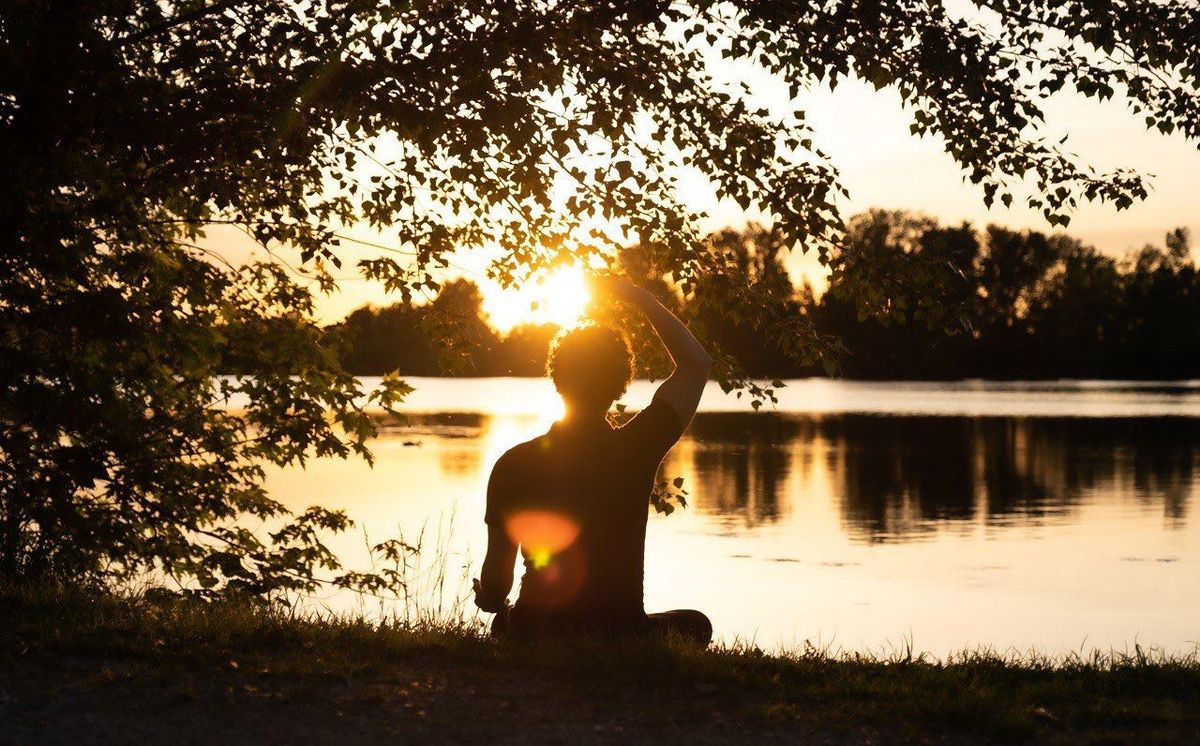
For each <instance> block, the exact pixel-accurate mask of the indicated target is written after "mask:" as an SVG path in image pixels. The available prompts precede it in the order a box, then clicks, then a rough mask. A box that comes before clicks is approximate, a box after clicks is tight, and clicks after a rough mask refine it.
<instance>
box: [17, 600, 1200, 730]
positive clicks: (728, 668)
mask: <svg viewBox="0 0 1200 746" xmlns="http://www.w3.org/2000/svg"><path fill="white" fill-rule="evenodd" d="M471 741H476V742H498V743H524V742H529V743H572V744H575V743H650V742H655V743H663V742H666V743H677V742H678V743H684V742H686V743H695V744H715V743H784V742H786V743H863V742H873V743H900V742H904V743H909V742H917V743H941V742H949V743H964V742H978V741H984V742H1028V741H1051V742H1061V743H1077V742H1094V743H1100V742H1105V743H1112V742H1138V743H1147V742H1161V743H1196V742H1200V665H1198V663H1197V661H1196V658H1195V656H1190V657H1184V658H1175V659H1166V658H1163V657H1155V656H1150V655H1146V654H1141V653H1138V652H1136V651H1135V654H1134V655H1133V656H1102V657H1098V658H1094V659H1088V660H1086V661H1084V660H1059V661H1046V660H1040V659H1036V658H1032V657H1028V656H1027V657H1024V658H1021V659H1004V658H1000V657H997V656H993V655H983V654H975V655H964V656H962V657H961V659H960V660H956V661H953V662H949V663H936V662H931V661H925V660H921V659H919V658H916V657H908V656H904V657H899V656H898V657H895V658H892V659H889V660H886V661H885V660H877V659H867V658H861V657H857V658H856V657H847V656H831V655H829V654H827V653H825V652H822V651H812V650H810V651H798V652H797V653H795V654H792V655H788V656H771V655H766V654H764V653H762V652H761V651H756V650H754V649H752V648H743V649H736V650H715V651H699V650H695V649H689V648H687V647H686V646H658V645H650V644H644V643H636V642H628V643H620V644H617V645H608V644H603V643H599V642H596V641H563V642H560V643H556V644H553V645H549V646H546V647H542V648H537V649H531V648H528V647H517V646H510V645H499V644H496V643H493V642H491V641H488V640H485V639H482V638H480V637H479V636H478V635H477V634H475V633H473V632H472V631H471V630H470V629H463V628H459V627H454V626H446V625H411V624H409V625H384V626H382V627H380V626H377V625H371V624H369V623H367V622H366V621H364V620H362V619H336V620H335V619H324V620H320V619H313V618H297V617H295V616H291V615H288V614H282V613H279V612H278V611H272V610H269V609H260V608H257V607H247V606H246V605H244V604H237V605H232V606H231V605H223V604H217V605H211V604H209V605H197V604H191V603H175V602H171V603H167V604H163V603H161V602H158V603H153V604H151V603H149V602H146V601H144V600H142V601H131V600H128V599H112V598H102V599H91V600H83V601H81V600H80V599H78V598H75V597H72V598H69V599H65V600H64V599H61V598H60V599H54V600H51V601H37V602H30V600H29V599H28V598H19V599H13V598H12V597H7V598H4V597H0V742H3V743H14V744H25V743H30V744H37V743H72V744H78V743H126V742H139V743H166V742H170V743H256V744H257V743H292V744H294V743H296V742H305V743H314V742H336V743H347V744H357V743H363V744H369V743H389V744H394V743H405V744H410V743H416V744H422V743H439V744H440V743H448V742H449V743H461V742H471Z"/></svg>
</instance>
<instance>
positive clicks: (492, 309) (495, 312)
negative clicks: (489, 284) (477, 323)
mask: <svg viewBox="0 0 1200 746" xmlns="http://www.w3.org/2000/svg"><path fill="white" fill-rule="evenodd" d="M589 298H590V296H589V294H588V289H587V283H586V282H584V279H583V269H582V268H581V267H579V266H578V265H570V266H563V267H559V268H557V269H554V270H552V271H551V272H549V273H548V274H547V275H546V276H545V277H544V278H542V280H541V281H540V282H535V283H530V284H529V285H526V286H525V287H522V288H519V289H516V288H513V289H508V290H499V289H495V290H492V291H490V292H487V293H485V295H484V300H483V309H484V311H486V312H487V314H488V316H489V317H490V318H491V321H492V323H493V324H494V325H495V326H496V327H497V328H498V329H500V330H501V331H508V330H509V329H511V328H513V327H514V326H516V325H518V324H526V323H533V324H546V323H551V324H558V325H559V326H561V327H563V328H564V329H569V328H571V327H574V326H578V325H579V322H580V320H581V319H582V317H583V314H584V311H585V310H586V309H587V304H588V300H589Z"/></svg>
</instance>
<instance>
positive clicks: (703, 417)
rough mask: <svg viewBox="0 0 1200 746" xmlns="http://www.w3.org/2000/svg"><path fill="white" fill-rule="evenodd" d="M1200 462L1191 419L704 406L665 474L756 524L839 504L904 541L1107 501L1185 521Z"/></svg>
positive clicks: (1199, 437)
mask: <svg viewBox="0 0 1200 746" xmlns="http://www.w3.org/2000/svg"><path fill="white" fill-rule="evenodd" d="M1198 458H1200V424H1198V423H1197V421H1196V420H1195V419H1191V418H1133V419H1130V418H1114V419H1105V418H1075V419H1070V418H1028V417H888V416H874V415H829V416H822V415H816V416H805V415H783V414H760V415H751V414H742V413H702V414H700V415H698V416H697V417H696V420H695V422H694V423H693V425H692V428H691V431H690V434H689V436H688V438H687V439H685V442H684V443H682V444H681V445H680V446H679V447H678V448H677V451H676V453H675V454H674V456H673V457H672V458H669V459H668V461H667V463H666V464H665V465H664V471H665V472H666V473H668V474H671V475H674V474H683V475H685V477H688V478H690V481H691V482H692V484H693V485H694V490H693V493H694V500H695V505H696V508H697V509H698V510H699V511H702V512H705V513H709V514H713V515H717V516H722V517H725V518H728V519H738V520H740V521H741V522H743V523H745V524H746V525H749V526H755V525H759V524H763V523H770V522H772V521H776V520H778V519H779V518H780V517H781V515H783V514H784V513H786V511H788V510H789V506H790V504H791V501H792V500H794V499H806V498H807V499H813V498H818V499H831V500H832V501H833V502H834V503H835V504H836V505H837V506H838V509H839V512H840V517H841V521H842V524H843V526H844V528H845V530H846V531H847V532H848V533H849V534H850V535H851V536H852V537H854V538H856V539H860V540H864V541H868V542H894V541H911V540H915V539H921V538H923V537H929V536H931V535H933V534H934V533H935V532H937V531H954V530H973V529H974V526H975V524H977V523H979V522H982V523H984V524H985V525H988V526H994V527H1003V526H1011V525H1040V524H1043V523H1047V522H1055V521H1058V522H1069V521H1070V520H1071V515H1072V512H1073V511H1074V510H1075V509H1076V508H1077V507H1078V506H1079V505H1080V504H1082V503H1085V502H1097V501H1118V502H1132V503H1135V504H1138V505H1141V506H1143V507H1145V508H1148V509H1154V510H1161V512H1162V515H1163V518H1164V522H1165V526H1166V527H1168V528H1182V527H1183V526H1184V525H1185V519H1186V516H1187V509H1188V505H1189V503H1190V502H1191V501H1192V499H1193V493H1194V491H1195V489H1196V464H1197V459H1198Z"/></svg>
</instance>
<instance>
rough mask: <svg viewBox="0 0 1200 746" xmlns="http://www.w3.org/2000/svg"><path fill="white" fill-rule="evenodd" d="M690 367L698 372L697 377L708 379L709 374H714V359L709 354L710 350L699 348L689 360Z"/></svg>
mask: <svg viewBox="0 0 1200 746" xmlns="http://www.w3.org/2000/svg"><path fill="white" fill-rule="evenodd" d="M688 367H689V368H691V369H692V370H693V371H695V372H696V374H697V375H700V376H703V377H704V379H705V380H707V379H708V374H709V373H711V372H712V368H713V358H712V355H709V354H708V350H706V349H704V348H703V347H699V348H697V349H696V350H695V351H694V352H693V354H692V355H691V356H690V359H689V360H688Z"/></svg>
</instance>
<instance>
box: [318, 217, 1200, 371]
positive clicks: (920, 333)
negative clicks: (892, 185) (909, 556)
mask: <svg viewBox="0 0 1200 746" xmlns="http://www.w3.org/2000/svg"><path fill="white" fill-rule="evenodd" d="M713 240H714V241H716V242H719V243H720V244H722V245H723V246H724V247H726V248H728V247H731V246H732V247H735V250H736V251H737V252H739V253H741V254H742V255H744V259H745V267H746V268H747V272H746V278H744V279H746V281H748V282H752V283H753V284H754V287H755V290H756V292H761V293H764V294H767V295H769V296H771V298H772V300H773V301H774V302H775V303H776V304H777V308H779V309H780V310H781V312H783V313H786V314H794V315H796V316H797V317H799V318H801V319H804V320H806V321H808V322H811V324H812V325H813V326H814V327H815V329H816V331H817V332H818V333H819V334H821V335H829V336H831V337H836V338H838V339H840V340H841V342H842V344H843V345H844V352H843V354H842V355H841V356H840V365H839V367H840V371H841V373H842V374H843V375H845V376H847V377H851V378H882V379H886V378H965V377H980V378H1059V377H1070V378H1192V377H1200V275H1198V273H1197V268H1196V264H1195V262H1194V261H1193V259H1192V256H1191V252H1190V248H1189V245H1188V236H1187V233H1186V231H1184V230H1176V231H1174V232H1172V233H1170V234H1169V235H1168V236H1167V237H1166V241H1165V243H1164V245H1163V246H1161V247H1158V246H1146V247H1145V248H1142V249H1139V250H1136V251H1132V252H1130V253H1129V254H1128V255H1126V256H1125V257H1123V258H1119V259H1118V258H1113V257H1109V256H1107V255H1105V254H1102V253H1100V252H1098V251H1097V250H1096V249H1094V248H1092V247H1090V246H1087V245H1085V244H1083V243H1082V242H1080V241H1079V240H1077V239H1075V238H1072V237H1070V236H1066V235H1050V236H1048V235H1045V234H1042V233H1039V232H1037V231H1013V230H1009V229H1006V228H1002V227H998V226H988V227H987V228H986V229H984V230H982V231H979V230H976V229H974V228H973V227H972V226H970V225H969V224H963V225H960V226H956V227H946V226H941V225H939V224H938V223H937V222H936V221H934V220H932V219H930V218H927V217H922V216H918V215H913V214H910V213H904V212H895V211H883V210H872V211H870V212H867V213H864V214H862V215H859V216H856V217H855V218H853V219H852V220H851V221H850V223H849V230H848V235H847V241H846V243H845V245H844V246H842V247H840V248H839V250H838V251H837V252H835V253H834V254H833V256H832V257H831V267H832V269H833V273H832V276H831V278H830V284H829V287H828V288H827V290H826V291H825V292H824V293H823V294H821V296H820V297H816V295H815V294H814V293H813V292H812V290H811V289H810V288H809V287H807V285H802V286H800V287H795V286H794V285H793V284H792V282H791V280H790V279H788V276H787V273H786V272H785V271H784V269H783V260H784V258H785V256H786V250H785V247H783V246H780V245H776V244H775V243H773V241H772V234H771V233H770V231H768V230H765V229H762V228H758V227H754V226H751V227H750V228H747V229H746V230H745V231H742V232H733V231H725V232H723V233H721V234H718V235H717V236H714V239H713ZM661 287H663V286H661V283H660V288H661ZM696 292H697V293H703V292H704V284H703V283H701V284H700V286H699V287H698V288H697V290H696ZM664 300H666V301H667V302H668V303H669V304H670V305H672V306H675V307H678V306H679V301H678V299H677V298H666V299H664ZM694 300H702V299H694ZM688 305H689V306H694V307H695V308H700V309H702V310H700V311H699V312H698V319H697V320H699V321H700V322H702V326H703V328H704V330H705V332H706V334H707V336H708V337H709V338H710V339H712V340H714V341H716V342H718V343H719V344H720V345H721V346H722V349H724V350H725V351H726V352H728V353H730V354H731V355H733V356H734V357H735V358H736V359H737V360H738V362H739V363H741V365H742V366H743V367H744V369H745V370H746V371H747V372H748V373H749V374H751V375H753V376H757V377H769V378H777V377H778V378H782V377H792V376H803V375H813V374H821V373H824V372H825V371H824V370H823V369H822V368H817V367H803V366H799V365H796V364H795V363H792V362H790V361H789V360H788V359H787V357H786V356H785V355H783V354H782V353H781V352H780V348H781V346H780V345H779V344H778V341H777V340H775V339H773V338H771V336H770V335H769V334H767V333H764V332H760V331H758V330H757V329H756V328H755V327H754V326H753V325H751V324H749V323H746V322H737V321H731V320H730V319H729V318H728V317H727V316H725V315H723V314H719V313H718V312H716V311H714V310H712V306H711V304H704V303H703V302H696V303H689V304H688ZM340 326H341V328H342V329H343V330H344V331H345V332H346V339H347V348H346V355H345V363H346V365H347V366H348V368H349V370H351V371H352V372H354V373H357V374H360V375H370V374H379V373H383V372H386V371H390V370H397V369H398V370H399V371H400V372H401V373H404V374H407V375H446V374H451V375H453V374H458V375H515V376H531V375H532V376H536V375H541V374H542V371H543V366H544V361H545V356H546V349H547V346H548V345H549V342H550V340H551V339H552V338H553V336H554V334H555V333H556V331H557V329H556V328H555V327H554V326H553V325H524V326H517V327H515V328H514V329H513V330H512V331H511V332H509V333H508V334H506V335H500V334H498V333H497V332H496V331H495V330H494V329H493V328H492V327H491V326H489V324H488V323H487V320H486V316H485V315H484V313H483V311H482V298H481V295H480V292H479V289H478V288H477V287H476V286H475V285H474V283H472V282H470V281H468V280H454V281H452V282H449V283H447V284H446V285H445V286H444V287H443V288H442V290H441V292H440V293H439V295H438V296H437V297H436V298H435V299H434V300H433V302H432V303H430V304H426V305H419V306H416V305H411V304H397V305H393V306H389V307H387V308H380V309H377V308H370V307H367V308H360V309H359V310H357V311H355V312H353V313H352V314H350V316H349V317H347V319H346V320H345V321H344V322H343V323H342V324H341V325H340Z"/></svg>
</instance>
